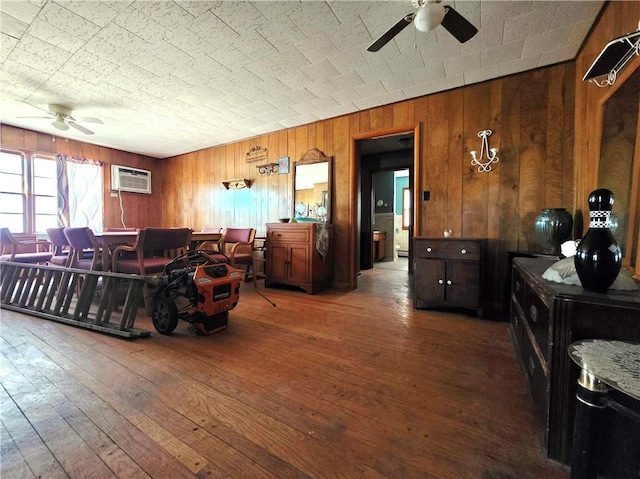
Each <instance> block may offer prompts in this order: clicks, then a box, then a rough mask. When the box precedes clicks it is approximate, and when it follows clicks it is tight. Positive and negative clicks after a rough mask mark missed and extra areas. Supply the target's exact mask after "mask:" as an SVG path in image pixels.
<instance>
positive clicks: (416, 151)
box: [349, 123, 422, 289]
mask: <svg viewBox="0 0 640 479" xmlns="http://www.w3.org/2000/svg"><path fill="white" fill-rule="evenodd" d="M403 133H413V185H412V188H413V211H412V216H413V218H412V224H413V230H412V231H413V236H416V235H417V234H418V233H419V232H420V231H421V228H420V214H419V209H420V208H419V205H420V203H419V198H420V188H419V186H420V177H421V175H420V145H421V144H422V142H421V137H420V123H414V124H411V125H405V126H400V127H396V128H387V129H384V130H375V131H370V132H367V133H360V134H357V135H353V136H352V137H351V145H350V151H349V166H350V167H349V171H350V175H351V177H350V183H351V198H350V201H349V205H350V207H351V211H350V213H349V223H350V224H351V238H350V241H351V245H350V249H351V251H352V252H353V254H352V255H351V258H349V262H350V265H349V269H350V272H351V274H350V275H349V278H350V285H349V286H350V288H351V289H356V288H357V287H358V269H359V268H358V265H359V263H360V248H359V243H360V238H359V235H358V227H359V219H358V208H357V205H358V179H359V177H360V167H359V159H360V151H359V149H358V141H360V140H370V139H373V138H378V137H383V136H391V135H401V134H403ZM412 243H413V242H412V241H411V238H409V261H411V258H412V257H413V251H412ZM409 270H410V271H411V267H410V268H409Z"/></svg>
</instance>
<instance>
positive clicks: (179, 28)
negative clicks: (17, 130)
mask: <svg viewBox="0 0 640 479" xmlns="http://www.w3.org/2000/svg"><path fill="white" fill-rule="evenodd" d="M443 3H444V4H446V5H451V6H453V7H454V8H455V9H456V10H457V11H458V12H459V13H461V14H462V15H463V16H464V17H466V18H467V19H468V20H469V21H470V22H471V23H473V24H474V25H475V26H476V27H477V28H478V29H479V33H478V34H477V35H476V36H475V37H474V38H472V39H471V40H470V41H468V42H467V43H465V44H460V43H458V42H457V41H456V40H455V39H454V38H453V37H452V36H451V35H450V34H449V33H448V32H447V31H446V30H444V29H443V27H438V28H437V29H436V30H435V31H432V32H428V33H420V32H417V31H416V30H415V29H414V28H413V25H409V26H408V27H407V28H406V29H405V30H404V31H402V32H401V33H400V34H399V35H398V36H396V38H395V39H394V40H393V41H392V42H390V43H389V44H387V45H386V46H385V47H383V48H382V49H381V50H380V51H379V52H377V53H370V52H368V51H367V50H366V49H367V47H368V46H369V45H370V44H371V43H372V42H373V41H374V40H375V39H377V38H378V37H379V36H380V35H382V33H384V32H385V31H386V30H387V29H388V28H390V27H391V26H392V25H393V24H394V23H396V22H397V21H398V20H400V19H401V18H402V17H403V16H404V15H405V14H407V13H410V12H413V11H414V7H413V6H412V4H411V2H410V1H409V0H406V1H385V2H383V1H340V0H337V1H302V2H298V1H279V2H273V1H181V0H176V1H147V0H140V1H130V0H122V1H86V0H85V1H80V0H75V1H67V0H60V1H39V0H32V1H12V0H2V1H1V2H0V13H1V17H0V27H1V28H0V30H1V32H2V37H1V48H0V58H1V61H2V66H1V68H0V74H1V76H0V121H1V122H3V123H6V124H11V125H15V126H20V127H23V128H28V129H32V130H37V131H42V132H47V133H52V134H55V135H57V136H61V137H68V138H74V139H78V140H82V141H88V142H91V143H96V144H99V145H104V146H109V147H112V148H117V149H121V150H125V151H130V152H136V153H141V154H145V155H149V156H152V157H156V158H165V157H169V156H174V155H177V154H181V153H185V152H190V151H194V150H199V149H202V148H206V147H210V146H215V145H220V144H224V143H229V142H232V141H236V140H241V139H246V138H251V137H254V136H257V135H261V134H264V133H267V132H271V131H276V130H281V129H283V128H288V127H293V126H297V125H302V124H306V123H311V122H315V121H317V120H321V119H325V118H331V117H336V116H340V115H343V114H347V113H351V112H355V111H358V110H363V109H368V108H372V107H376V106H379V105H384V104H389V103H394V102H397V101H401V100H405V99H409V98H415V97H418V96H422V95H426V94H429V93H434V92H437V91H442V90H447V89H451V88H455V87H459V86H462V85H469V84H472V83H477V82H481V81H484V80H488V79H492V78H496V77H500V76H504V75H508V74H511V73H516V72H520V71H524V70H529V69H532V68H536V67H540V66H544V65H549V64H553V63H557V62H560V61H564V60H569V59H572V58H574V57H575V55H576V53H577V51H578V49H579V47H580V45H581V43H582V41H583V39H584V37H585V36H586V34H587V33H588V31H589V29H590V27H591V25H592V24H593V22H594V20H595V18H596V16H597V14H598V12H599V11H600V9H601V7H602V4H603V2H602V1H549V2H546V1H537V0H536V1H486V0H482V1H477V0H468V1H461V0H457V1H453V0H445V1H444V2H443ZM50 103H54V104H61V105H64V106H67V107H70V108H72V109H73V115H74V116H77V117H98V118H100V119H101V120H102V121H103V124H89V123H86V124H83V123H81V124H83V125H84V126H86V127H88V128H90V129H91V130H93V131H94V132H95V135H92V136H87V135H84V134H83V133H81V132H79V131H77V130H74V129H70V130H68V131H66V132H60V131H59V130H56V129H55V128H54V127H52V126H51V125H50V121H47V120H46V119H19V118H16V117H18V116H38V115H40V114H42V112H41V111H40V110H38V108H41V109H44V110H47V105H48V104H50Z"/></svg>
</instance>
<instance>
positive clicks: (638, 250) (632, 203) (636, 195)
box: [596, 64, 640, 279]
mask: <svg viewBox="0 0 640 479" xmlns="http://www.w3.org/2000/svg"><path fill="white" fill-rule="evenodd" d="M632 75H640V64H636V65H631V66H630V68H629V69H628V70H627V71H626V72H625V75H624V76H620V77H618V82H617V84H614V85H611V87H610V89H609V91H608V92H607V93H606V94H605V95H604V96H603V97H602V98H601V100H600V105H599V112H598V115H599V116H598V121H599V123H600V125H599V128H598V138H597V142H596V158H597V159H598V161H597V164H596V185H600V183H601V181H602V178H601V177H600V174H601V169H600V166H601V165H600V163H601V162H602V161H603V158H602V154H603V152H602V137H603V129H604V125H603V123H604V112H605V108H606V105H607V102H608V101H609V100H610V99H611V98H612V97H614V96H615V94H616V93H618V90H620V88H621V87H622V86H623V85H624V84H625V82H626V81H627V80H629V79H630V78H631V76H632ZM632 161H633V163H632V173H631V184H630V191H629V204H628V205H627V208H628V211H627V215H628V223H627V231H626V232H625V233H626V235H625V236H626V238H625V244H626V251H624V254H623V257H622V267H623V268H625V269H631V274H632V275H633V277H634V278H635V279H640V221H638V214H639V213H640V185H639V184H638V179H639V178H640V111H639V112H638V119H637V122H636V139H635V148H634V158H633V160H632ZM634 179H635V181H634ZM596 187H598V186H596ZM614 194H615V192H614ZM636 235H637V236H636ZM634 246H635V250H634ZM634 257H635V264H634V261H633V259H634Z"/></svg>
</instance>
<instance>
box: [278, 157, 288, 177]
mask: <svg viewBox="0 0 640 479" xmlns="http://www.w3.org/2000/svg"><path fill="white" fill-rule="evenodd" d="M288 173H289V157H288V156H283V157H282V158H279V159H278V174H280V175H286V174H288Z"/></svg>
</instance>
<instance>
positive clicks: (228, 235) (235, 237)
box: [220, 228, 256, 281]
mask: <svg viewBox="0 0 640 479" xmlns="http://www.w3.org/2000/svg"><path fill="white" fill-rule="evenodd" d="M255 237H256V230H255V228H225V229H224V231H223V232H222V237H221V238H220V252H221V253H224V254H225V255H227V256H228V257H229V264H231V266H233V267H234V268H238V269H243V270H244V280H245V281H247V280H248V279H249V272H250V271H252V269H253V245H254V241H255Z"/></svg>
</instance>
